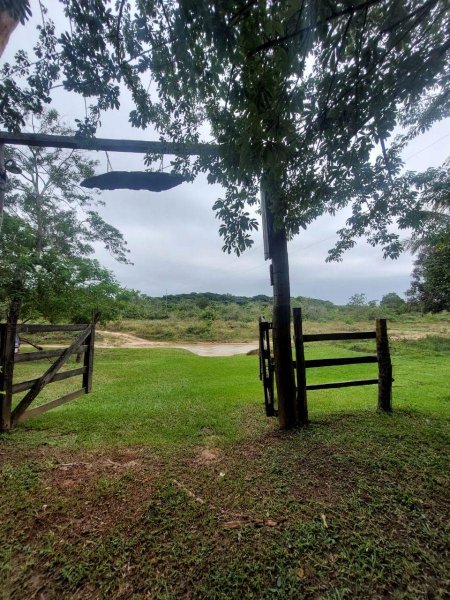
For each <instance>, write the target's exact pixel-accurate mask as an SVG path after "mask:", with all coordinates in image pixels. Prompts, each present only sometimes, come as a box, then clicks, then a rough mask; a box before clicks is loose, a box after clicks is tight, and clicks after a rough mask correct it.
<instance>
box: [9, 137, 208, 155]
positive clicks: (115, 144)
mask: <svg viewBox="0 0 450 600" xmlns="http://www.w3.org/2000/svg"><path fill="white" fill-rule="evenodd" d="M2 143H3V144H12V145H15V146H34V147H39V148H70V149H73V150H105V151H107V152H133V153H137V154H147V153H148V152H151V153H154V154H174V155H186V154H188V155H197V156H217V155H218V154H219V148H220V147H219V146H218V145H217V144H205V143H201V142H199V143H183V144H182V143H176V142H154V141H145V140H115V139H109V138H79V137H70V136H66V135H47V134H43V133H10V132H8V131H0V144H2Z"/></svg>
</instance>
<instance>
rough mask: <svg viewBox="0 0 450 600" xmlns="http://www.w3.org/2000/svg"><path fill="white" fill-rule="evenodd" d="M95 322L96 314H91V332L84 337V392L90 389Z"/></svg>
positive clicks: (87, 392)
mask: <svg viewBox="0 0 450 600" xmlns="http://www.w3.org/2000/svg"><path fill="white" fill-rule="evenodd" d="M96 322H97V316H96V315H93V316H92V322H91V333H90V334H89V336H88V337H87V339H86V344H87V350H86V352H85V353H84V366H85V367H86V372H85V373H83V387H84V388H85V390H86V394H89V392H90V391H91V390H92V373H93V370H94V344H95V324H96Z"/></svg>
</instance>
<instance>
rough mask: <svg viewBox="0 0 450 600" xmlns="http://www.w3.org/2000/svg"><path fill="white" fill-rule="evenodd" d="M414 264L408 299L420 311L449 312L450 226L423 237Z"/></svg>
mask: <svg viewBox="0 0 450 600" xmlns="http://www.w3.org/2000/svg"><path fill="white" fill-rule="evenodd" d="M414 267H415V268H414V271H413V280H412V284H411V287H410V289H409V290H408V292H407V294H408V296H409V298H410V300H411V302H412V303H414V304H416V305H418V306H419V307H420V308H421V309H422V310H423V311H424V312H440V311H442V310H447V311H450V227H449V228H447V230H446V231H441V232H439V233H437V234H436V235H434V236H430V237H428V238H427V241H426V243H423V244H422V246H421V249H420V250H419V252H418V255H417V259H416V262H415V265H414Z"/></svg>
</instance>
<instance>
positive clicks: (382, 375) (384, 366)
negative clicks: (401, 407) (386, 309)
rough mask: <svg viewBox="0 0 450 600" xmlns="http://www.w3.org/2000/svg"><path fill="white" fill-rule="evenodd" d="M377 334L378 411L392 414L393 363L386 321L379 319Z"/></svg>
mask: <svg viewBox="0 0 450 600" xmlns="http://www.w3.org/2000/svg"><path fill="white" fill-rule="evenodd" d="M376 332H377V338H376V339H377V356H378V379H379V385H378V407H377V410H379V411H383V412H387V413H390V412H392V363H391V355H390V353H389V340H388V334H387V322H386V319H377V322H376Z"/></svg>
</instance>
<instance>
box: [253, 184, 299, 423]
mask: <svg viewBox="0 0 450 600" xmlns="http://www.w3.org/2000/svg"><path fill="white" fill-rule="evenodd" d="M279 191H280V184H279V183H278V182H277V181H274V180H273V179H272V177H270V175H269V173H268V172H266V173H264V175H263V177H262V180H261V212H262V217H263V234H264V256H265V258H266V259H268V258H270V259H272V265H271V280H272V285H273V317H272V327H273V353H274V360H275V381H276V385H277V398H278V417H279V421H280V427H281V428H282V429H292V428H293V427H295V426H296V425H297V424H298V414H297V413H298V411H297V408H296V389H295V377H294V366H293V362H292V345H291V289H290V285H289V260H288V253H287V238H286V231H285V229H284V227H282V228H277V227H276V226H275V219H274V215H273V206H274V205H276V202H277V194H279Z"/></svg>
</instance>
